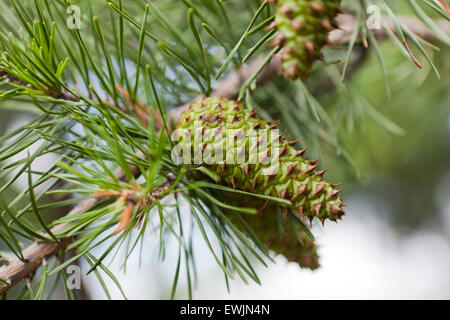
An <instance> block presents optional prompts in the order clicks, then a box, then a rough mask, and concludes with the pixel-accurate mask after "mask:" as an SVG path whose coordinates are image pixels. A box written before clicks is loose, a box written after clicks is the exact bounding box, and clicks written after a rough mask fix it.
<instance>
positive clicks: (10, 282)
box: [0, 15, 450, 293]
mask: <svg viewBox="0 0 450 320" xmlns="http://www.w3.org/2000/svg"><path fill="white" fill-rule="evenodd" d="M402 22H403V23H404V24H405V25H407V26H408V28H409V29H411V30H412V31H413V32H414V33H416V34H419V35H421V36H422V37H424V38H433V37H434V33H433V32H432V31H431V30H429V29H428V28H427V27H426V26H425V25H424V24H422V23H421V22H419V21H417V20H416V19H404V20H402ZM339 23H340V25H341V26H342V29H343V30H337V31H335V32H333V33H332V34H331V35H330V38H331V41H332V42H333V43H336V44H342V43H345V42H347V41H348V40H349V37H350V36H349V34H348V32H346V31H344V30H352V28H353V27H354V25H355V23H356V18H354V17H353V16H351V15H342V16H341V17H340V18H339ZM386 24H387V26H388V27H389V28H390V29H391V30H392V31H395V28H394V25H393V24H392V23H388V22H387V23H386ZM442 25H444V26H446V28H443V29H445V30H444V32H445V33H446V34H447V35H450V28H448V24H444V23H443V24H442ZM376 35H377V36H379V37H384V33H383V32H377V33H376ZM264 60H265V57H264V56H263V55H261V56H258V57H256V58H255V59H254V60H253V61H252V62H251V63H250V64H249V65H248V66H245V67H241V68H240V69H239V70H237V71H235V72H233V73H231V74H230V75H229V76H228V77H226V78H225V79H224V80H223V81H222V82H221V83H220V84H219V85H218V87H217V88H216V89H215V90H214V91H213V92H212V94H211V96H221V97H224V98H228V99H234V98H236V97H237V96H238V93H239V90H240V88H241V86H242V85H243V84H244V83H245V82H246V81H247V80H248V79H249V78H251V77H253V76H254V75H255V72H257V71H259V69H260V67H261V64H262V63H263V62H264ZM280 70H281V57H280V56H278V55H275V56H274V57H273V58H272V59H271V61H270V62H269V63H268V65H267V66H266V67H265V68H263V69H262V70H261V72H259V73H258V75H257V77H256V78H255V79H256V80H257V82H258V84H259V85H263V84H264V83H266V82H269V81H270V80H271V79H272V78H273V77H274V76H276V75H278V74H279V73H280ZM0 76H6V78H8V80H9V81H11V82H16V83H20V80H19V79H15V78H14V77H12V76H10V75H8V74H5V73H2V74H0ZM47 94H50V95H51V96H52V93H49V92H47ZM58 98H60V99H65V100H69V101H74V100H73V99H74V98H76V97H73V96H71V95H70V94H67V95H65V94H62V95H59V96H58ZM201 98H202V96H199V97H197V98H195V99H194V100H193V101H196V100H199V99H201ZM188 106H189V104H186V105H183V106H180V107H178V108H175V109H173V110H172V111H171V112H170V114H169V120H170V121H171V122H173V123H176V122H178V120H179V119H180V118H181V116H182V114H183V113H184V111H185V110H186V109H187V107H188ZM130 169H131V171H132V172H133V174H134V175H135V176H138V175H139V174H140V171H139V169H138V168H137V167H132V168H130ZM116 176H117V177H118V178H119V179H121V180H123V179H125V178H126V177H125V173H124V172H123V171H119V172H117V174H116ZM101 199H102V198H100V197H98V198H92V199H87V200H84V201H82V202H80V203H79V204H78V205H77V206H76V207H74V208H73V209H72V210H71V211H70V212H69V213H68V214H67V215H68V216H71V215H76V214H80V213H83V212H85V211H87V210H89V209H91V208H92V207H94V206H95V205H96V204H98V203H99V202H100V201H101ZM67 225H68V223H64V224H60V225H57V226H56V227H54V228H53V229H52V230H51V231H52V232H53V233H58V231H61V230H63V229H64V228H65V227H67ZM71 241H72V239H71V238H66V239H63V240H62V241H60V242H58V243H37V242H36V243H33V244H32V245H30V246H29V247H27V248H26V249H24V250H23V255H24V257H25V259H26V261H25V262H22V261H20V260H19V259H17V258H16V259H13V260H11V261H9V263H8V264H5V265H4V266H2V267H0V279H3V280H4V281H6V283H7V285H6V284H2V282H0V293H6V292H7V291H8V290H9V289H10V288H11V287H13V286H14V285H15V284H17V283H18V282H19V281H21V280H23V279H27V278H28V277H29V276H30V275H31V274H33V272H35V271H36V269H38V268H39V267H40V265H41V264H42V263H43V261H44V260H45V259H47V258H48V257H50V256H53V255H55V254H57V253H58V252H59V251H60V250H63V249H65V248H66V246H67V245H68V244H70V242H71Z"/></svg>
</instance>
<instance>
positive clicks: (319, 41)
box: [272, 0, 341, 79]
mask: <svg viewBox="0 0 450 320" xmlns="http://www.w3.org/2000/svg"><path fill="white" fill-rule="evenodd" d="M272 2H277V4H276V14H275V22H274V24H273V25H272V27H276V28H277V29H278V31H279V35H278V36H277V38H276V39H275V40H274V43H273V44H274V45H280V44H282V45H283V50H282V53H283V68H282V72H283V74H284V75H285V76H286V77H287V78H290V79H297V78H299V77H304V76H306V74H307V73H308V72H309V70H310V69H311V66H312V64H313V63H314V62H315V61H317V60H320V59H322V53H321V50H322V48H323V46H324V45H325V44H326V43H327V37H328V33H329V32H330V31H331V30H333V29H335V28H337V22H336V20H335V17H336V16H337V14H338V13H339V12H340V11H341V9H340V8H339V4H340V2H341V1H340V0H278V1H272Z"/></svg>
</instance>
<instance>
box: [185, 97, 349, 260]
mask: <svg viewBox="0 0 450 320" xmlns="http://www.w3.org/2000/svg"><path fill="white" fill-rule="evenodd" d="M278 124H279V122H275V123H268V122H266V121H264V120H261V119H259V118H258V117H257V116H256V113H255V111H252V110H249V109H246V108H245V107H244V106H242V105H240V104H238V103H236V102H235V101H231V100H226V99H223V98H207V99H205V100H203V101H200V102H196V103H192V104H191V105H190V106H189V109H188V110H187V111H186V112H185V113H184V114H183V116H182V118H181V119H180V121H179V122H178V125H177V129H179V130H180V131H179V132H178V139H179V143H178V145H177V147H178V148H179V149H178V152H179V156H182V157H184V162H183V163H186V160H187V161H189V162H188V163H194V165H198V166H202V167H204V168H206V169H207V170H208V171H209V172H212V175H213V176H216V177H218V178H219V179H216V180H217V181H218V182H219V183H221V184H223V185H225V186H229V187H232V188H235V189H239V190H243V191H247V192H251V193H256V194H261V195H267V196H272V197H277V198H283V199H286V200H289V201H290V202H291V205H287V206H282V205H280V209H281V211H282V212H283V215H284V217H283V218H282V219H281V220H284V221H286V220H287V217H288V213H289V212H293V213H294V214H296V215H297V216H298V217H299V218H300V219H301V220H302V221H305V220H306V219H305V218H309V220H310V221H311V220H312V219H313V218H314V217H317V218H319V219H320V220H321V221H322V223H323V222H324V221H325V220H326V219H329V220H332V221H336V220H338V219H341V217H342V215H344V213H345V211H344V210H343V209H342V207H343V206H344V205H345V203H344V202H343V201H342V199H341V198H340V197H339V196H338V193H339V190H335V189H334V188H335V187H336V185H332V184H330V183H328V182H325V181H323V175H324V173H325V171H326V170H322V171H317V170H316V169H317V167H318V164H317V163H316V161H309V160H307V159H305V158H304V154H305V151H306V149H303V150H296V149H295V148H294V147H293V145H294V144H295V142H296V141H291V142H289V141H287V140H285V139H284V137H283V134H279V133H278V129H276V127H277V126H278ZM233 130H234V131H233ZM177 131H178V130H177ZM261 134H262V135H261ZM200 139H201V140H200ZM230 141H231V142H233V143H232V144H231V142H230ZM277 141H278V145H277ZM264 146H265V147H266V149H265V148H264ZM222 148H223V151H222V152H220V151H221V150H222ZM255 151H258V152H255ZM199 153H200V155H199ZM267 159H270V161H268V160H267ZM225 197H226V198H227V199H228V200H229V201H228V202H230V203H232V204H235V205H238V206H244V207H256V208H259V213H258V214H257V215H242V217H243V218H244V220H245V221H246V222H247V223H248V224H249V225H250V227H251V228H252V230H254V232H255V233H256V234H257V235H258V237H259V238H260V239H261V241H262V242H263V243H265V244H266V246H267V247H268V248H269V249H270V250H273V251H275V252H277V253H280V254H283V255H284V256H285V257H286V258H287V259H288V260H289V261H295V262H297V263H298V264H299V265H300V266H302V267H307V268H311V269H315V268H317V267H318V266H319V265H318V256H317V248H316V246H315V245H314V243H313V241H312V240H311V239H309V238H307V237H306V235H305V234H304V233H300V237H301V240H302V242H303V244H302V243H300V242H299V241H298V239H297V236H296V234H295V232H294V230H292V226H291V224H290V223H285V224H284V227H283V228H284V232H283V235H281V236H280V233H279V230H280V227H279V223H278V221H279V214H278V212H277V210H276V205H279V204H274V203H273V202H268V201H266V200H261V199H257V198H254V197H240V198H239V197H238V198H236V194H234V193H233V194H229V195H225ZM235 214H236V213H234V214H233V215H235ZM233 215H230V216H231V217H232V216H233Z"/></svg>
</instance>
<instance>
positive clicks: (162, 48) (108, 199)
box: [0, 0, 449, 299]
mask: <svg viewBox="0 0 450 320" xmlns="http://www.w3.org/2000/svg"><path fill="white" fill-rule="evenodd" d="M371 3H372V2H370V1H366V0H361V1H357V2H355V1H344V2H343V5H344V8H345V9H347V10H348V12H349V13H354V15H355V16H356V17H357V24H356V29H355V30H354V31H353V33H352V32H350V34H351V35H352V36H351V40H350V42H349V45H348V46H347V47H345V48H343V49H341V50H333V49H330V48H329V49H327V50H325V51H324V55H325V60H326V61H329V62H328V64H329V65H328V66H327V67H326V68H325V67H322V66H321V65H320V64H314V66H313V68H312V71H311V79H310V80H309V81H308V82H302V81H295V82H290V81H288V80H286V79H281V78H275V77H274V79H273V81H270V82H269V83H268V84H266V85H265V86H264V87H263V88H261V89H259V87H258V86H257V83H256V79H257V76H258V74H259V73H260V72H262V70H263V69H264V68H263V67H264V66H266V65H267V64H269V63H270V61H271V59H273V57H274V56H275V54H276V53H277V52H278V50H279V49H280V48H279V47H276V48H267V43H269V42H270V41H271V40H273V39H274V38H276V37H277V34H278V31H274V30H267V27H268V26H269V24H270V23H271V22H273V21H274V19H275V10H274V5H272V4H270V3H268V2H261V1H259V0H253V1H232V0H228V1H224V0H216V1H206V0H183V1H175V0H170V1H168V0H161V1H122V0H113V1H103V0H97V1H87V0H86V1H81V0H80V1H68V0H67V1H63V0H55V1H49V0H34V1H19V0H11V1H1V2H0V10H1V12H2V15H1V16H0V25H2V28H1V29H0V111H4V110H8V112H10V111H11V110H17V108H18V106H20V108H21V110H23V111H25V112H28V113H30V114H31V115H32V117H33V119H32V120H31V121H30V122H29V123H27V124H26V125H24V126H22V127H19V128H16V129H14V130H13V131H10V132H7V133H3V132H2V134H3V135H2V136H0V181H1V182H2V184H1V186H0V249H2V250H4V251H6V252H7V254H3V253H2V257H6V258H7V259H11V257H10V256H11V255H13V256H15V257H16V258H17V259H20V260H22V261H24V260H25V257H24V256H23V252H22V243H23V244H25V245H28V244H31V243H33V242H39V243H58V244H59V243H61V241H62V240H63V239H66V238H68V237H73V239H74V240H73V242H71V243H70V244H69V245H68V246H67V248H65V250H61V251H60V252H57V253H56V254H55V255H54V256H53V257H49V259H48V260H45V263H43V265H42V268H41V269H40V270H39V272H40V275H41V276H40V277H39V276H37V277H36V279H35V280H34V281H31V280H32V279H30V278H27V279H26V280H24V281H22V283H21V286H20V288H19V289H17V290H15V291H13V293H14V294H15V295H16V297H17V298H27V299H33V298H35V299H42V298H49V297H50V296H51V292H52V290H50V292H49V294H48V296H47V293H48V292H47V291H46V290H45V289H46V288H51V287H53V286H54V285H56V284H57V283H59V282H62V283H63V284H64V285H65V291H66V296H67V298H68V299H73V298H75V294H74V292H73V290H72V289H70V288H69V287H67V285H66V281H65V280H66V279H67V274H66V270H65V268H66V267H67V266H68V265H70V264H72V263H74V262H76V261H78V260H80V259H85V260H86V261H87V263H88V264H89V265H90V270H89V273H91V272H93V273H94V274H95V275H96V276H97V277H98V280H99V282H100V283H101V285H102V287H103V288H104V289H105V294H106V296H107V297H110V293H109V289H108V288H107V287H106V285H105V281H104V279H103V278H102V277H103V276H105V275H106V276H108V277H109V278H111V279H112V280H113V282H114V283H116V284H117V285H118V286H119V287H120V284H119V283H118V281H117V279H116V278H115V275H114V274H113V273H112V272H111V271H110V270H109V269H108V267H107V263H105V261H107V259H111V258H114V257H115V254H116V253H117V252H118V251H119V249H120V250H124V251H125V256H126V258H128V257H129V256H130V254H131V253H132V252H133V251H134V250H135V249H136V248H137V247H138V245H139V242H140V241H141V240H142V239H143V238H144V237H145V236H146V235H147V234H146V231H147V230H149V231H150V232H153V233H155V234H156V235H158V237H159V243H160V247H159V250H160V256H161V258H162V259H164V255H165V245H166V242H167V239H168V238H173V239H176V241H178V243H179V252H178V263H177V265H176V266H174V270H175V273H174V282H173V287H172V294H171V296H172V297H175V296H176V288H177V284H178V279H179V275H180V272H185V273H186V275H187V277H186V278H187V279H188V285H187V287H188V293H187V295H188V297H192V288H193V284H194V280H195V274H196V271H195V259H194V252H193V248H192V239H191V238H190V235H191V232H188V231H190V228H191V225H190V224H187V223H186V217H183V216H182V212H181V210H180V206H181V203H187V204H189V206H190V208H191V210H190V214H189V217H190V218H192V220H193V222H194V223H193V225H194V226H195V228H196V229H197V230H198V231H199V232H200V233H201V235H202V236H203V240H204V241H205V243H206V244H207V246H208V248H209V249H210V251H211V255H212V257H213V258H214V259H215V260H216V262H217V264H218V266H219V267H220V269H221V270H222V271H223V273H224V275H225V278H226V281H227V283H228V279H232V278H235V277H236V276H237V277H239V278H241V279H242V280H243V281H245V282H247V281H248V279H252V280H254V281H256V282H259V279H258V276H257V274H256V272H255V268H254V265H255V263H256V262H258V263H262V264H263V265H265V261H267V260H270V254H269V252H268V251H267V249H266V248H265V246H264V245H263V244H262V242H261V239H259V237H258V236H257V235H255V234H254V233H252V232H251V230H249V229H248V228H245V227H244V225H245V224H244V223H243V221H240V220H236V219H229V218H228V217H227V215H225V214H224V212H225V211H226V210H228V209H230V208H231V209H236V206H234V205H233V204H232V203H231V202H227V201H222V200H218V199H221V197H220V195H223V194H224V193H236V194H239V193H241V194H242V192H247V191H242V190H234V189H232V188H226V187H224V186H220V185H216V184H214V183H212V182H211V180H210V179H209V178H208V179H206V178H204V175H202V177H203V178H202V179H201V180H198V179H195V177H196V175H195V174H193V173H195V172H194V171H195V168H192V167H187V166H180V165H177V164H175V163H173V161H172V159H171V156H170V151H171V148H172V142H171V140H170V138H169V134H170V126H169V124H168V123H167V122H168V119H169V112H170V110H172V109H173V108H175V107H178V106H180V105H183V104H184V103H186V102H189V101H191V100H192V99H193V98H195V97H196V96H197V95H199V94H204V95H206V96H208V95H210V94H211V93H212V92H213V90H214V89H215V88H217V86H219V85H220V82H219V81H220V80H223V79H224V78H225V77H226V76H227V75H228V74H229V72H231V71H232V70H235V69H238V68H240V67H241V66H242V65H244V64H245V63H246V62H248V61H251V60H252V59H253V58H254V57H255V56H256V55H257V54H261V55H263V60H262V61H263V64H262V65H261V66H260V67H259V68H257V69H256V70H255V72H254V73H253V74H252V75H251V76H249V77H248V79H247V81H246V82H245V83H244V84H243V86H242V87H241V88H238V89H237V90H238V92H236V95H237V94H239V98H244V96H245V99H246V103H247V106H248V107H252V106H254V104H255V103H258V104H259V105H260V108H259V109H258V113H259V114H260V116H261V117H263V118H264V119H265V120H267V121H269V120H271V119H273V118H275V119H280V120H281V122H282V125H283V126H284V127H285V128H287V129H288V131H289V133H290V134H292V135H294V136H297V137H300V136H305V140H306V142H300V143H299V144H300V145H301V144H303V143H307V144H308V146H309V147H310V148H311V150H312V153H313V154H318V153H320V154H322V153H323V152H324V150H325V151H328V152H329V153H333V154H335V155H336V157H337V158H338V159H339V160H341V159H342V160H343V161H340V162H339V166H340V168H341V169H342V170H343V172H346V176H347V177H352V176H354V175H356V176H358V175H359V171H358V169H357V168H356V165H355V162H354V160H353V159H352V156H351V155H350V153H349V152H348V151H347V150H346V144H347V146H348V145H351V143H349V141H348V136H347V134H346V131H345V130H344V129H345V127H352V128H353V127H354V124H358V123H359V122H360V119H365V118H371V119H373V120H375V122H377V123H378V125H381V127H383V128H385V129H387V130H388V131H391V132H392V133H394V134H400V135H401V134H404V133H405V132H404V131H403V130H402V128H401V127H400V126H398V125H397V124H395V123H393V122H392V121H390V120H389V119H388V118H387V117H386V116H384V115H383V114H381V113H380V112H379V111H378V110H376V109H375V108H374V107H372V106H371V105H370V104H369V103H365V100H364V97H363V96H362V93H361V92H359V89H358V88H354V87H353V86H352V85H351V84H348V83H347V81H344V79H345V78H346V77H347V78H348V77H349V76H350V75H349V73H350V70H351V69H352V68H353V66H354V65H355V64H358V63H359V61H360V60H362V59H363V58H364V56H365V55H364V54H361V52H365V49H362V46H361V43H367V42H368V43H369V44H370V49H372V50H373V51H375V53H377V54H378V61H379V63H380V65H381V71H382V73H381V74H382V75H384V76H382V79H383V81H385V83H386V85H387V88H388V90H389V88H390V85H391V82H392V80H390V77H389V72H388V71H387V70H389V66H386V63H385V62H384V57H383V50H382V48H378V45H377V41H378V40H377V39H376V38H375V35H374V34H373V32H372V30H369V29H368V28H367V27H366V23H365V21H366V18H367V13H366V8H367V6H368V5H369V4H371ZM374 3H375V4H377V5H379V6H380V7H381V8H382V10H383V13H384V14H386V15H388V16H389V17H390V18H391V19H392V21H394V25H395V31H396V32H395V33H393V32H389V31H387V33H388V35H389V36H390V38H391V39H392V41H393V43H395V44H396V45H397V46H398V48H399V49H400V51H401V52H402V54H403V55H404V56H402V57H403V59H404V60H403V61H404V62H405V61H406V63H407V67H408V68H409V69H408V70H413V68H415V64H414V63H413V62H415V63H416V64H417V63H418V60H426V61H427V62H428V65H427V68H429V70H433V72H434V73H435V74H436V75H439V71H438V69H437V67H436V66H435V65H434V63H433V58H434V53H435V52H436V51H437V50H438V48H437V47H436V46H435V45H432V44H431V43H429V42H428V41H426V40H424V39H422V38H420V37H419V36H417V35H415V34H414V33H413V31H411V30H410V29H409V28H408V27H407V26H406V24H405V23H404V22H403V21H402V20H400V19H399V18H398V17H397V12H400V11H402V10H409V11H406V12H407V13H410V14H414V15H415V16H416V17H418V18H420V19H421V20H423V21H424V22H425V23H426V24H427V25H428V26H429V27H430V28H431V29H432V31H433V33H434V34H435V36H436V37H437V38H438V39H439V41H440V42H441V43H443V44H447V45H448V43H449V40H448V36H447V35H445V34H443V33H442V32H441V31H440V30H439V29H437V27H436V25H435V22H434V20H435V19H437V18H441V19H442V18H445V19H447V17H446V14H445V11H444V10H443V8H442V7H441V5H440V4H439V2H438V1H431V0H430V1H425V2H424V3H423V4H422V3H420V4H418V3H417V2H416V1H409V5H410V6H409V7H407V8H405V6H400V5H398V4H397V3H396V2H395V1H386V2H385V1H383V0H381V1H374ZM71 5H77V6H79V8H80V9H81V12H80V13H81V15H80V19H81V20H80V22H81V24H80V26H81V28H80V29H77V28H69V27H68V23H67V21H68V19H72V18H74V16H73V15H74V14H76V12H75V11H71V10H70V8H73V7H71ZM68 12H71V14H72V16H70V15H69V16H68ZM74 12H75V13H74ZM75 18H76V17H75ZM366 38H367V39H368V40H366ZM407 44H409V46H410V47H411V48H410V47H408V45H407ZM413 46H414V47H413ZM416 49H417V50H416ZM423 67H424V68H425V66H423ZM326 89H327V90H326ZM324 91H328V93H327V94H325V92H324ZM336 97H337V98H336ZM2 114H3V113H2ZM356 116H361V118H357V117H356ZM336 119H338V120H339V119H340V120H339V121H336ZM343 128H344V129H343ZM0 129H2V131H3V128H0ZM343 130H344V131H345V132H344V133H343V132H342V131H343ZM30 147H33V150H34V151H32V152H29V154H28V156H26V157H20V159H17V156H18V155H20V154H21V153H22V152H23V151H25V150H28V149H29V148H30ZM302 147H303V148H304V147H305V146H304V145H302ZM45 155H56V156H57V157H58V160H57V161H56V162H55V163H54V164H53V165H52V166H50V168H49V169H48V170H46V171H43V172H42V171H39V170H35V169H33V168H35V165H34V164H35V163H36V162H37V161H39V160H40V159H41V157H43V156H45ZM117 170H120V171H121V172H123V175H121V176H118V175H116V172H117ZM24 175H25V176H26V177H27V178H28V188H25V189H24V190H16V189H15V183H16V182H17V180H18V179H19V178H20V177H21V176H24ZM224 188H225V189H224ZM248 193H250V194H251V192H248ZM74 194H75V195H77V196H76V197H74V196H73V195H74ZM255 196H258V195H255ZM259 196H261V195H259ZM92 197H94V198H96V199H97V201H96V203H95V205H94V206H92V207H90V208H88V210H85V211H83V212H78V213H76V214H72V215H64V213H66V212H67V211H68V210H67V206H69V205H74V204H76V203H79V202H80V201H82V200H85V199H90V198H92ZM266 200H270V201H275V202H276V201H278V202H280V201H281V202H283V201H285V200H282V199H274V198H273V197H268V198H266ZM237 209H239V210H238V211H240V212H241V213H243V214H245V213H251V212H250V211H252V210H251V208H250V210H249V212H244V211H245V209H244V208H237ZM253 211H254V210H253ZM253 211H252V212H253ZM55 213H56V214H55ZM238 221H239V222H238ZM244 222H245V221H244ZM294 229H295V230H297V227H294ZM55 230H57V232H55ZM307 232H309V230H307ZM132 235H137V237H134V238H133V237H132ZM299 238H302V237H301V236H300V237H299ZM105 243H108V246H104V244H105ZM97 247H102V248H103V250H104V251H103V253H102V254H101V255H100V256H99V257H96V256H94V255H93V254H92V250H93V249H94V248H97ZM71 250H72V252H73V254H72V255H71V256H70V257H69V256H68V255H65V254H64V253H65V252H66V251H71ZM125 260H126V259H125ZM182 262H183V263H184V264H185V266H184V268H182V267H181V264H182ZM2 264H3V263H2ZM124 264H126V261H124ZM4 267H5V265H3V267H0V268H4ZM183 270H184V271H183ZM38 279H39V280H38ZM8 280H9V279H0V288H2V286H6V285H7V283H8ZM120 290H121V289H120ZM122 292H123V291H122Z"/></svg>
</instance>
